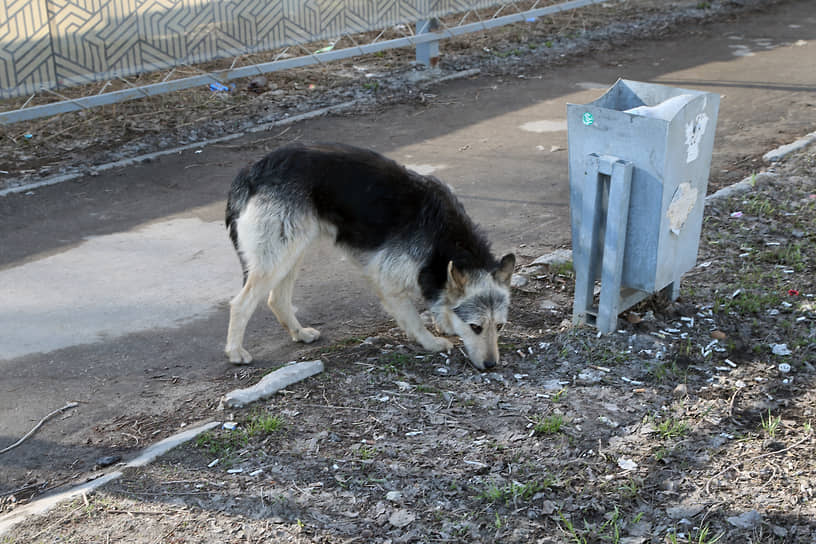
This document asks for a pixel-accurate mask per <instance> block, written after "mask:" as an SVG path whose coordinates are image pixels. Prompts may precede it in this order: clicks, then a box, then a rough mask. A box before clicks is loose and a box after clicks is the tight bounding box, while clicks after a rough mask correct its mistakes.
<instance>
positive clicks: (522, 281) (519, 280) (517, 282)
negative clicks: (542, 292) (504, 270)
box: [510, 274, 530, 289]
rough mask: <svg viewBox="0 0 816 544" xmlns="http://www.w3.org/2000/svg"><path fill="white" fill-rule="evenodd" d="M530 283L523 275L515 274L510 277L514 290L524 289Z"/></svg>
mask: <svg viewBox="0 0 816 544" xmlns="http://www.w3.org/2000/svg"><path fill="white" fill-rule="evenodd" d="M528 283H530V280H529V279H527V276H522V275H521V274H513V275H512V276H510V287H512V288H514V289H518V288H520V287H524V286H525V285H527V284H528Z"/></svg>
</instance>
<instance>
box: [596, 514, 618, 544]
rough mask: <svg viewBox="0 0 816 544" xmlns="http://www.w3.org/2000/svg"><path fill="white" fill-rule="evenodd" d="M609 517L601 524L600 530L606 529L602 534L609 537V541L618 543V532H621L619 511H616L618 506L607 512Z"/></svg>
mask: <svg viewBox="0 0 816 544" xmlns="http://www.w3.org/2000/svg"><path fill="white" fill-rule="evenodd" d="M607 515H608V516H609V519H608V520H607V521H605V522H604V524H603V525H601V531H603V530H604V529H606V530H607V531H608V532H607V533H606V534H605V535H604V536H605V537H606V538H608V539H609V541H610V542H612V543H613V544H619V543H620V533H621V525H620V512H619V511H618V507H617V506H616V507H615V510H614V511H612V512H610V513H608V514H607Z"/></svg>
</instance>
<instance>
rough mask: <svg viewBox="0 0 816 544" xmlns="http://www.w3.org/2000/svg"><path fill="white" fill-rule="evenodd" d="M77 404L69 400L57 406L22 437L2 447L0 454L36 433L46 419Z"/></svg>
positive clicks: (77, 404)
mask: <svg viewBox="0 0 816 544" xmlns="http://www.w3.org/2000/svg"><path fill="white" fill-rule="evenodd" d="M77 406H79V403H78V402H69V403H68V404H66V405H65V406H63V407H62V408H59V409H57V410H54V411H53V412H51V413H50V414H48V415H47V416H45V417H44V418H42V419H41V420H40V422H39V423H37V425H35V426H34V428H33V429H31V430H30V431H28V433H26V435H25V436H24V437H22V438H21V439H20V440H18V441H17V442H15V443H14V444H12V445H11V446H8V447H6V448H3V449H2V450H0V455H2V454H4V453H6V452H7V451H11V450H13V449H14V448H16V447H17V446H19V445H20V444H22V443H23V442H25V441H26V440H28V439H29V438H30V437H31V435H33V434H34V433H36V432H37V429H39V428H40V427H42V425H43V423H45V422H46V421H48V420H49V419H51V418H52V417H54V416H55V415H57V414H60V413H62V412H64V411H66V410H70V409H71V408H76V407H77Z"/></svg>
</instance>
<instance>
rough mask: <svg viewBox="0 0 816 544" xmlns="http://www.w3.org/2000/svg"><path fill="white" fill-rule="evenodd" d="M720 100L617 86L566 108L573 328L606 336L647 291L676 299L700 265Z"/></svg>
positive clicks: (649, 86)
mask: <svg viewBox="0 0 816 544" xmlns="http://www.w3.org/2000/svg"><path fill="white" fill-rule="evenodd" d="M719 103H720V97H719V95H717V94H712V93H707V92H701V91H694V90H688V89H679V88H674V87H667V86H664V85H655V84H650V83H641V82H637V81H628V80H623V79H621V80H618V81H617V82H616V83H615V84H614V85H613V86H612V87H611V88H610V89H609V90H608V91H607V92H606V93H605V94H604V95H603V96H601V97H600V98H599V99H597V100H595V101H594V102H590V103H589V104H568V105H567V127H568V140H569V169H570V172H569V177H570V212H571V223H572V225H571V226H572V246H573V265H574V268H575V272H576V289H575V291H576V294H575V305H574V309H573V318H574V321H575V322H577V323H583V322H588V323H591V324H595V325H596V326H597V327H598V328H599V329H600V330H602V331H603V332H609V331H611V330H614V328H615V326H616V321H617V315H618V314H619V313H620V312H622V311H624V310H625V309H626V308H628V307H630V306H631V305H633V304H635V303H636V302H638V301H639V300H642V299H643V298H645V297H646V296H648V295H649V294H651V293H655V292H657V291H660V290H666V291H667V293H668V294H669V296H670V297H671V298H672V299H676V298H677V296H678V295H679V282H680V276H681V275H682V274H683V273H685V272H687V271H688V270H689V269H691V268H692V267H693V266H694V265H695V262H696V259H697V249H698V245H699V239H700V231H701V228H702V220H703V206H704V202H705V195H706V188H707V186H708V175H709V169H710V165H711V152H712V148H713V146H714V132H715V127H716V124H717V113H718V111H719ZM598 279H601V294H600V301H599V304H598V305H597V307H596V306H595V305H594V304H593V288H594V285H595V282H596V280H598Z"/></svg>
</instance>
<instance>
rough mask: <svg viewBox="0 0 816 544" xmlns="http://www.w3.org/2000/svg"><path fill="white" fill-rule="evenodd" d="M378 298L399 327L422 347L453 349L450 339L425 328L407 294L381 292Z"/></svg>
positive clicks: (438, 349) (430, 349)
mask: <svg viewBox="0 0 816 544" xmlns="http://www.w3.org/2000/svg"><path fill="white" fill-rule="evenodd" d="M380 300H381V301H382V304H383V307H384V308H385V310H386V311H387V312H388V313H390V314H391V315H392V316H393V317H394V319H396V320H397V324H398V325H399V326H400V328H401V329H402V330H403V331H405V333H406V334H407V335H408V336H409V337H410V338H412V339H414V340H416V341H417V342H419V343H420V345H421V346H422V347H423V348H425V349H427V350H428V351H450V350H451V349H453V343H452V342H451V341H450V340H448V339H447V338H442V337H440V336H434V335H433V334H431V333H430V332H429V331H428V329H426V328H425V325H424V324H423V323H422V318H421V317H420V316H419V312H417V309H416V307H415V306H414V303H413V302H412V301H411V299H410V298H409V297H408V296H405V295H386V294H382V293H381V294H380Z"/></svg>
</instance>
